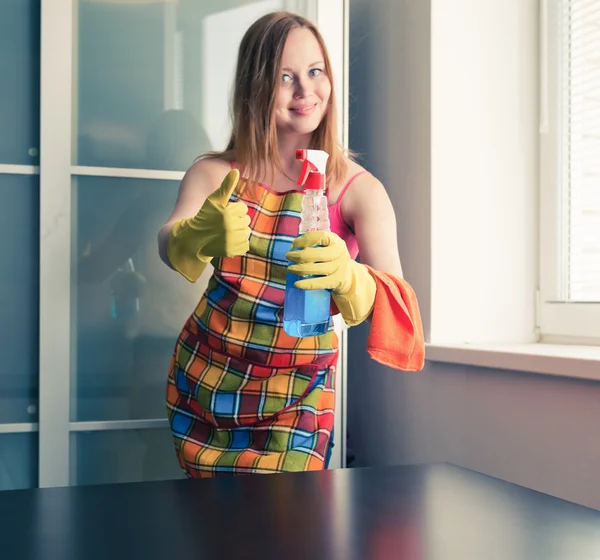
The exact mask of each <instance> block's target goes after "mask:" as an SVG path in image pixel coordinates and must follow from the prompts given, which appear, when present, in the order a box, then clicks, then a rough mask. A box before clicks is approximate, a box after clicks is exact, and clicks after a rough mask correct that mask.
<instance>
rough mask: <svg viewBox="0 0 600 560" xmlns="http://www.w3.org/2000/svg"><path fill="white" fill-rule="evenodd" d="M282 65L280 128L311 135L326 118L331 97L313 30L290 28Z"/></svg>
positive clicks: (278, 105) (277, 114)
mask: <svg viewBox="0 0 600 560" xmlns="http://www.w3.org/2000/svg"><path fill="white" fill-rule="evenodd" d="M281 68H282V70H281V76H280V83H279V89H278V91H277V95H276V99H275V123H276V125H277V129H278V131H279V132H280V133H285V134H299V135H305V134H311V133H312V132H314V131H315V130H316V129H317V127H318V126H319V124H320V123H321V121H322V120H323V117H324V116H325V113H326V112H327V107H328V104H329V97H330V96H331V81H330V79H329V76H327V74H326V73H325V62H324V57H323V52H322V51H321V47H320V45H319V42H318V41H317V39H316V37H315V36H314V35H313V33H312V31H310V30H309V29H305V28H298V29H293V30H292V31H290V33H289V35H288V38H287V41H286V43H285V47H284V49H283V56H282V59H281Z"/></svg>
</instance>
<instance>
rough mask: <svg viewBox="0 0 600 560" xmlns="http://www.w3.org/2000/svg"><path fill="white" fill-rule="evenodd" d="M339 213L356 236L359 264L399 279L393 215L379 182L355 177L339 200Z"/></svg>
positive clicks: (385, 193) (400, 274) (396, 239)
mask: <svg viewBox="0 0 600 560" xmlns="http://www.w3.org/2000/svg"><path fill="white" fill-rule="evenodd" d="M341 210H342V215H343V217H344V220H345V221H346V223H348V224H349V225H350V226H351V227H352V229H353V230H354V232H355V234H356V239H357V241H358V247H359V250H360V262H361V263H363V264H366V265H368V266H370V267H371V268H374V269H375V270H379V271H381V272H388V273H389V274H393V275H394V276H398V277H402V265H401V263H400V255H399V252H398V237H397V228H396V214H395V212H394V208H393V206H392V203H391V201H390V198H389V196H388V194H387V192H386V190H385V187H384V186H383V185H382V184H381V182H380V181H378V180H377V179H376V178H375V177H373V176H372V175H369V174H365V175H362V176H361V177H358V178H357V179H356V180H355V182H354V184H353V185H352V187H351V188H350V189H349V191H348V194H347V195H346V196H345V197H344V199H343V200H342V207H341Z"/></svg>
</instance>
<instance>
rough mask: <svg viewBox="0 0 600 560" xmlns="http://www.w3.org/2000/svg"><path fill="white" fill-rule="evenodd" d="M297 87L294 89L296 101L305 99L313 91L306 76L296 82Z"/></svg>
mask: <svg viewBox="0 0 600 560" xmlns="http://www.w3.org/2000/svg"><path fill="white" fill-rule="evenodd" d="M295 85H296V87H295V89H294V99H303V98H304V97H307V95H308V94H309V93H310V91H311V83H310V79H309V78H308V77H306V76H302V77H301V78H298V79H297V80H296V84H295Z"/></svg>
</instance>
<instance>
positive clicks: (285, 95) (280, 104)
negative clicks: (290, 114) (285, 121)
mask: <svg viewBox="0 0 600 560" xmlns="http://www.w3.org/2000/svg"><path fill="white" fill-rule="evenodd" d="M290 100H291V95H290V92H289V90H287V89H283V88H280V89H279V91H278V92H277V96H276V97H275V107H276V108H277V109H284V108H286V107H287V106H288V105H289V103H290Z"/></svg>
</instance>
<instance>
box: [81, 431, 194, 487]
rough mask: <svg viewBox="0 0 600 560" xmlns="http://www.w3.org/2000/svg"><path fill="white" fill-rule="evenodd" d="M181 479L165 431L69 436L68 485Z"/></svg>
mask: <svg viewBox="0 0 600 560" xmlns="http://www.w3.org/2000/svg"><path fill="white" fill-rule="evenodd" d="M175 478H184V475H183V471H182V470H181V468H180V467H179V463H178V462H177V458H176V456H175V447H174V445H173V440H172V438H171V432H170V431H169V430H166V429H165V430H125V431H119V432H117V431H115V432H76V433H72V434H71V484H77V485H85V484H111V483H117V482H142V481H146V480H170V479H175Z"/></svg>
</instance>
